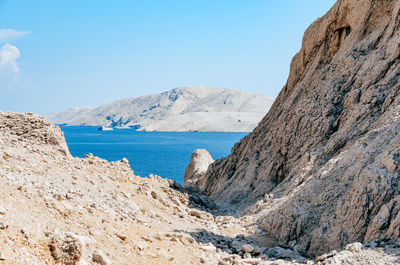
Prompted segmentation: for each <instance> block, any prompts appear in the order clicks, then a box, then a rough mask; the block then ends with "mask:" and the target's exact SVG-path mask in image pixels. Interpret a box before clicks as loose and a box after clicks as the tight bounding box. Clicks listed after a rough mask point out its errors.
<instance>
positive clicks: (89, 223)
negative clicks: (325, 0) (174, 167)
mask: <svg viewBox="0 0 400 265" xmlns="http://www.w3.org/2000/svg"><path fill="white" fill-rule="evenodd" d="M0 143H1V144H0V189H1V193H0V242H2V244H1V246H0V264H80V265H82V264H102V265H106V264H297V263H308V264H313V263H314V262H315V260H314V259H308V258H306V257H303V256H301V255H300V254H299V253H297V252H296V251H293V250H290V249H285V248H282V247H279V246H277V245H276V244H275V242H274V240H272V239H271V238H270V237H269V236H268V235H267V234H265V233H264V232H263V231H262V230H261V229H260V226H259V223H258V222H257V216H256V215H251V214H250V215H247V216H242V217H240V218H235V217H233V216H230V215H227V214H226V213H225V214H224V212H223V211H221V209H218V207H217V206H216V205H215V204H214V203H213V201H212V200H210V199H209V198H208V197H207V196H206V195H205V194H204V193H202V192H200V191H199V190H198V189H196V188H183V187H181V186H180V185H178V184H176V183H174V182H173V181H170V180H166V179H161V178H160V177H157V176H149V177H147V178H140V177H137V176H135V175H134V174H133V172H132V170H131V169H130V167H129V162H128V161H127V159H123V160H121V161H116V162H111V163H110V162H107V161H105V160H103V159H101V158H98V157H94V156H92V155H91V154H88V155H86V156H85V158H76V157H75V158H74V157H72V156H71V155H70V153H69V151H68V148H67V145H66V143H65V140H64V138H63V135H62V132H61V131H60V129H59V128H58V127H55V126H53V125H51V124H50V123H49V122H47V121H46V120H45V119H43V118H41V117H39V116H36V115H33V114H30V113H29V114H17V113H0ZM391 243H392V245H390V244H386V243H385V244H382V243H381V242H379V243H372V244H371V245H364V246H363V247H361V245H354V246H352V245H350V246H349V247H348V249H349V250H346V251H344V252H339V253H331V254H328V255H326V256H322V257H320V258H319V261H320V262H322V263H326V264H329V263H327V262H329V261H330V260H332V259H339V260H352V259H355V260H356V259H371V260H382V261H386V263H387V264H390V263H391V262H394V261H395V260H396V257H397V256H395V255H390V254H389V252H390V251H393V250H392V249H394V250H396V248H394V247H397V245H393V242H391ZM393 253H395V252H393Z"/></svg>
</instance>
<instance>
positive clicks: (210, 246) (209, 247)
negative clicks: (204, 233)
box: [200, 244, 217, 251]
mask: <svg viewBox="0 0 400 265" xmlns="http://www.w3.org/2000/svg"><path fill="white" fill-rule="evenodd" d="M200 249H202V250H204V251H216V250H217V248H216V247H215V246H214V245H212V244H210V245H205V246H200Z"/></svg>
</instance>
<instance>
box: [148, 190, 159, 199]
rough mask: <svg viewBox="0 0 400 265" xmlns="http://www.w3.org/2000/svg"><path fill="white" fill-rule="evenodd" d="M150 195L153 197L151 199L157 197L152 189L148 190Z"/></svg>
mask: <svg viewBox="0 0 400 265" xmlns="http://www.w3.org/2000/svg"><path fill="white" fill-rule="evenodd" d="M150 195H151V197H153V199H157V197H158V196H157V193H156V192H155V191H154V190H152V191H151V192H150Z"/></svg>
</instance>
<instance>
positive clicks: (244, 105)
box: [46, 86, 274, 132]
mask: <svg viewBox="0 0 400 265" xmlns="http://www.w3.org/2000/svg"><path fill="white" fill-rule="evenodd" d="M273 101H274V98H271V97H267V96H264V95H255V94H252V93H249V92H245V91H236V90H231V89H228V88H217V87H207V86H197V87H177V88H174V89H172V90H170V91H167V92H164V93H160V94H154V95H148V96H142V97H138V98H127V99H123V100H118V101H114V102H110V103H107V104H103V105H101V106H99V107H97V108H73V109H69V110H65V111H60V112H56V113H52V114H48V115H46V118H47V119H48V120H49V121H51V122H53V123H55V124H64V123H65V124H68V125H77V126H80V125H87V126H114V127H117V128H118V127H121V128H129V127H134V128H137V129H138V130H140V131H203V132H204V131H211V132H215V131H223V132H249V131H251V130H252V129H254V127H256V125H257V123H258V122H259V121H260V120H261V118H262V117H263V116H264V115H265V113H266V112H267V111H268V109H269V108H270V106H271V105H272V102H273Z"/></svg>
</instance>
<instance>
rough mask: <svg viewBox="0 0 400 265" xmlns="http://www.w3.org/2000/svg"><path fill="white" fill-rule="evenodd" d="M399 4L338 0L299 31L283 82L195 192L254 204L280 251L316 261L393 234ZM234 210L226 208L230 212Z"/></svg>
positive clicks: (398, 145) (399, 110)
mask: <svg viewBox="0 0 400 265" xmlns="http://www.w3.org/2000/svg"><path fill="white" fill-rule="evenodd" d="M399 13H400V2H399V1H395V0H385V1H372V0H358V1H353V0H339V1H337V3H336V4H335V5H334V6H333V8H332V9H331V10H330V11H329V12H328V13H327V14H326V15H325V16H323V17H322V18H319V19H318V20H317V21H315V22H314V23H313V24H312V25H311V26H310V27H309V28H308V30H307V31H306V33H305V35H304V38H303V42H302V48H301V50H300V52H299V53H298V54H297V55H296V56H295V57H294V58H293V60H292V63H291V68H290V75H289V78H288V81H287V84H286V85H285V86H284V87H283V89H282V91H281V92H280V94H279V96H278V98H277V99H276V101H275V102H274V104H273V106H272V108H271V109H270V111H269V112H268V114H267V115H266V116H265V117H264V119H263V120H262V121H261V123H260V124H259V125H258V127H257V128H256V129H255V130H254V131H253V132H252V133H251V134H250V135H248V136H247V137H245V138H244V139H242V140H241V141H240V143H238V144H236V145H235V147H234V148H233V150H232V153H231V155H229V156H228V157H226V158H223V159H219V160H216V161H215V162H214V163H213V164H212V165H211V166H210V168H209V169H208V171H207V173H206V177H205V185H204V186H203V187H204V188H203V189H204V190H205V191H206V193H207V194H209V195H210V196H212V197H213V198H214V199H215V200H216V201H217V202H218V203H219V204H220V205H226V206H231V208H232V209H238V208H239V209H244V208H246V207H247V206H251V205H253V210H254V207H255V206H254V203H256V202H257V201H260V204H258V205H257V207H258V208H257V209H258V211H259V212H258V214H259V218H260V219H259V221H260V222H261V223H262V227H263V228H264V229H265V231H267V232H268V233H270V234H271V235H272V236H273V237H275V238H276V239H277V240H278V242H279V243H280V244H281V245H285V246H288V247H291V248H293V249H296V250H298V251H299V252H302V253H306V254H308V255H312V256H316V255H319V254H321V253H323V252H327V251H330V250H333V249H341V248H344V246H345V245H347V244H349V243H352V242H356V241H361V242H365V241H368V240H370V239H376V238H396V239H398V238H399V231H400V201H399V198H400V197H399V195H400V191H399V165H400V160H399V154H400V137H399V135H398V132H399V129H400V120H399V118H400V96H399V95H400V93H399V92H400V89H399V88H400V84H399V79H400V74H399V72H400V60H399V58H400V49H399V43H400V20H399ZM232 206H233V207H232Z"/></svg>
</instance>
